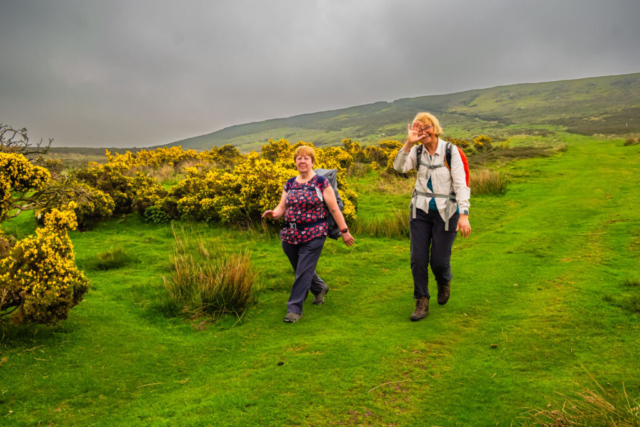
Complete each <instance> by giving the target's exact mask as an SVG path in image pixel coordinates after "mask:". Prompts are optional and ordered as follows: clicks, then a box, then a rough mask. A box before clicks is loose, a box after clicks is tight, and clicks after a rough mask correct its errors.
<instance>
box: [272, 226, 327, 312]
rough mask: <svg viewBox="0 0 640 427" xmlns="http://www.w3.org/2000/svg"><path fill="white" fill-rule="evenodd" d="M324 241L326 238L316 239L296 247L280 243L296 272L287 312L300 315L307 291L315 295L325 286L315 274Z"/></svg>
mask: <svg viewBox="0 0 640 427" xmlns="http://www.w3.org/2000/svg"><path fill="white" fill-rule="evenodd" d="M326 239H327V238H326V236H322V237H316V238H315V239H313V240H310V241H308V242H305V243H300V244H297V245H292V244H290V243H287V242H282V249H283V250H284V253H285V254H286V255H287V258H289V262H290V263H291V266H292V267H293V270H294V271H295V272H296V279H295V281H294V282H293V286H292V288H291V295H290V296H289V301H288V302H287V312H293V313H298V314H302V304H304V301H305V300H306V299H307V296H308V295H309V290H311V293H313V294H314V295H317V294H319V293H320V292H322V290H323V289H324V288H325V286H327V285H326V284H325V283H324V281H323V280H322V279H321V278H320V277H318V275H317V274H316V266H317V265H318V260H319V259H320V254H321V253H322V247H323V246H324V241H325V240H326Z"/></svg>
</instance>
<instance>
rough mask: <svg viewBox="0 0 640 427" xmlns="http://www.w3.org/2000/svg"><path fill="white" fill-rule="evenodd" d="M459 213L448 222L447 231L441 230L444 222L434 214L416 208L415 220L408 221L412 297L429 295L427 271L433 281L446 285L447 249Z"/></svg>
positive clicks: (449, 251) (453, 235)
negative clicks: (430, 273)
mask: <svg viewBox="0 0 640 427" xmlns="http://www.w3.org/2000/svg"><path fill="white" fill-rule="evenodd" d="M459 218H460V214H458V213H456V214H454V215H453V216H452V217H451V219H449V231H444V221H443V220H442V218H441V217H440V214H439V213H438V212H437V211H432V210H430V211H429V212H428V213H426V212H425V211H423V210H421V209H418V210H417V212H416V218H415V219H414V218H412V219H411V223H410V224H411V273H412V274H413V287H414V291H413V297H414V298H416V299H417V298H422V297H427V298H430V296H429V271H428V266H429V264H431V271H433V275H434V276H435V277H436V282H438V283H446V282H448V281H449V280H451V278H452V277H453V275H452V274H451V248H452V247H453V241H454V240H455V238H456V234H457V233H456V227H457V226H458V219H459Z"/></svg>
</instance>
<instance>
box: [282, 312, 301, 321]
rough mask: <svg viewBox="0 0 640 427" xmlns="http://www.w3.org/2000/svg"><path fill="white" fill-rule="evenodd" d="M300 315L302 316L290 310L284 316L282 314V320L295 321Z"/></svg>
mask: <svg viewBox="0 0 640 427" xmlns="http://www.w3.org/2000/svg"><path fill="white" fill-rule="evenodd" d="M301 317H302V314H298V313H294V312H292V311H290V312H288V313H287V315H286V316H284V319H283V320H284V322H285V323H296V322H297V321H298V320H300V318H301Z"/></svg>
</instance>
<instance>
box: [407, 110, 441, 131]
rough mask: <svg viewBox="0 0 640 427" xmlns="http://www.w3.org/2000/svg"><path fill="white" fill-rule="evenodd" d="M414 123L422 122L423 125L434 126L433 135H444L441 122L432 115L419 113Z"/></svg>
mask: <svg viewBox="0 0 640 427" xmlns="http://www.w3.org/2000/svg"><path fill="white" fill-rule="evenodd" d="M413 121H414V123H415V122H420V123H422V124H423V125H431V126H433V133H434V135H435V136H440V135H442V126H440V122H439V121H438V119H436V116H434V115H433V114H431V113H426V112H425V113H418V114H416V118H415V119H413Z"/></svg>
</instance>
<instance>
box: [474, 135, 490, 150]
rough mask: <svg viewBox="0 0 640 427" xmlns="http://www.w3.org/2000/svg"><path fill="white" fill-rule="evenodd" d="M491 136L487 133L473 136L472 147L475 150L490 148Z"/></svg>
mask: <svg viewBox="0 0 640 427" xmlns="http://www.w3.org/2000/svg"><path fill="white" fill-rule="evenodd" d="M491 141H492V139H491V137H490V136H487V135H479V136H476V137H475V138H473V148H475V149H476V150H477V151H489V150H491Z"/></svg>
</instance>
